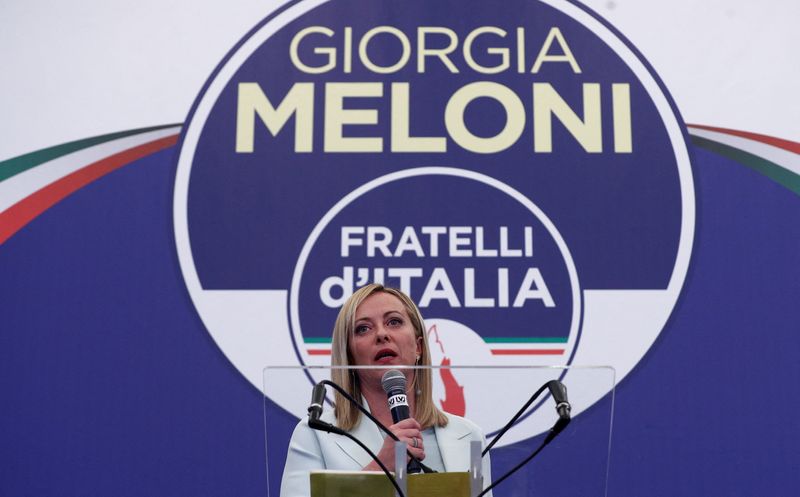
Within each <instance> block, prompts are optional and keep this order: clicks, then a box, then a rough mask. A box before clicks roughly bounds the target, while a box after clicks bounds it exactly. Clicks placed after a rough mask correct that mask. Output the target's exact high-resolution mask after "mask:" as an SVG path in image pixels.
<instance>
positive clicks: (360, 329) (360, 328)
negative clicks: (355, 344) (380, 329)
mask: <svg viewBox="0 0 800 497" xmlns="http://www.w3.org/2000/svg"><path fill="white" fill-rule="evenodd" d="M367 331H369V326H367V325H365V324H360V325H358V326H356V329H355V333H356V334H357V335H363V334H364V333H366V332H367Z"/></svg>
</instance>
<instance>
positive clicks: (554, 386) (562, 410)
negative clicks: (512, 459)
mask: <svg viewBox="0 0 800 497" xmlns="http://www.w3.org/2000/svg"><path fill="white" fill-rule="evenodd" d="M545 388H549V389H550V394H551V395H552V396H553V400H555V402H556V411H557V412H558V420H557V421H556V422H555V424H554V425H553V427H552V428H550V431H549V432H548V434H547V436H546V437H545V439H544V441H543V442H542V444H541V445H539V447H538V448H537V449H536V450H535V451H534V452H533V453H532V454H531V455H530V456H528V457H526V458H525V459H524V460H523V461H522V462H520V463H519V464H517V465H516V466H514V467H513V468H511V470H509V471H508V472H507V473H506V474H504V475H503V476H501V477H500V478H498V479H496V480H495V481H493V482H492V484H491V485H489V486H488V487H486V488H484V489H483V491H482V492H481V493H479V494H478V495H477V496H476V497H481V496H482V495H484V494H486V492H488V491H490V490H491V489H493V488H494V487H496V486H497V485H499V484H500V482H502V481H503V480H505V479H506V478H508V477H509V476H511V475H512V474H514V473H516V472H517V471H519V469H520V468H522V467H523V466H525V465H526V464H528V463H529V462H530V461H531V459H533V458H534V457H536V456H537V455H538V454H539V452H541V451H542V449H544V448H545V447H546V446H547V444H549V443H550V442H552V441H553V439H554V438H556V436H558V434H559V433H561V432H562V431H563V430H564V428H566V427H567V425H568V424H569V422H570V421H571V418H570V410H571V406H570V405H569V402H568V401H567V387H565V386H564V384H563V383H561V382H560V381H558V380H551V381H548V382H547V383H545V384H544V385H542V386H541V387H540V388H539V389H538V390H537V391H536V392H535V393H534V394H533V395H532V396H531V398H530V399H528V401H527V402H526V403H525V405H524V406H522V409H520V410H519V411H518V412H517V413H516V414H515V415H514V417H512V418H511V420H510V421H509V422H508V423H506V425H505V426H504V427H503V429H502V430H500V432H499V433H498V434H497V435H495V437H494V438H493V439H492V441H491V443H489V444H488V445H487V446H486V448H485V449H483V453H482V454H481V456H485V455H486V453H487V452H489V449H491V448H492V447H493V446H494V444H495V443H497V441H498V440H500V437H501V436H503V434H504V433H505V432H507V431H508V430H509V428H511V426H512V425H513V424H514V423H515V422H516V421H517V419H519V418H520V416H522V414H523V413H524V412H525V411H526V410H527V409H528V407H529V406H530V405H531V404H532V403H533V401H534V400H536V398H537V397H538V396H539V395H541V393H542V392H544V390H545Z"/></svg>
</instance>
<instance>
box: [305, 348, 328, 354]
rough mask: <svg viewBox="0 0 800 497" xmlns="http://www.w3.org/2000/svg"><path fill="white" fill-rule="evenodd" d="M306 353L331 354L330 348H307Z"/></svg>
mask: <svg viewBox="0 0 800 497" xmlns="http://www.w3.org/2000/svg"><path fill="white" fill-rule="evenodd" d="M308 355H331V351H330V350H318V349H308Z"/></svg>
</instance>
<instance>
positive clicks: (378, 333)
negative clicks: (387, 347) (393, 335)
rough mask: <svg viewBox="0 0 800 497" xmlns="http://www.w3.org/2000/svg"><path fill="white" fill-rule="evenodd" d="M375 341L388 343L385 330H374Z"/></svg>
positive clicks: (381, 328) (380, 328)
mask: <svg viewBox="0 0 800 497" xmlns="http://www.w3.org/2000/svg"><path fill="white" fill-rule="evenodd" d="M375 339H376V340H377V341H378V342H384V341H389V333H387V332H386V328H384V327H383V326H378V329H377V330H375Z"/></svg>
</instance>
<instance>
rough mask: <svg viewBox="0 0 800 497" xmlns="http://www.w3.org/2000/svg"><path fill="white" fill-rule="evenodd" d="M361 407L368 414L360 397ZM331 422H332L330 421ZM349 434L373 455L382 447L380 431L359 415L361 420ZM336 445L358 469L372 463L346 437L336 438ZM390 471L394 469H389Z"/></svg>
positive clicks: (365, 453) (362, 398)
mask: <svg viewBox="0 0 800 497" xmlns="http://www.w3.org/2000/svg"><path fill="white" fill-rule="evenodd" d="M361 405H363V406H364V408H366V410H367V412H369V404H367V401H366V399H365V398H364V397H361ZM331 422H333V421H331ZM350 434H351V435H353V436H354V437H356V438H357V439H359V440H361V442H362V443H363V444H364V445H366V446H367V447H369V449H370V450H371V451H373V452H375V453H377V452H378V451H379V450H380V448H381V445H383V435H382V432H381V429H380V428H378V426H377V425H375V423H373V422H372V420H371V419H369V418H368V417H366V416H364V415H363V414H362V415H361V418H360V419H359V421H358V425H356V427H355V428H353V429H352V430H350ZM336 445H338V446H339V448H340V449H341V450H342V451H343V452H344V453H345V454H346V455H347V456H348V457H349V458H350V459H352V460H353V461H354V462H355V463H356V464H357V465H358V467H359V468H363V467H364V466H366V465H367V464H369V463H371V462H372V457H370V455H369V454H367V451H365V450H364V449H362V448H361V447H360V446H359V445H358V444H357V443H355V442H354V441H352V440H351V439H349V438H348V437H344V436H339V437H336ZM389 469H390V470H392V469H394V468H389Z"/></svg>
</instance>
